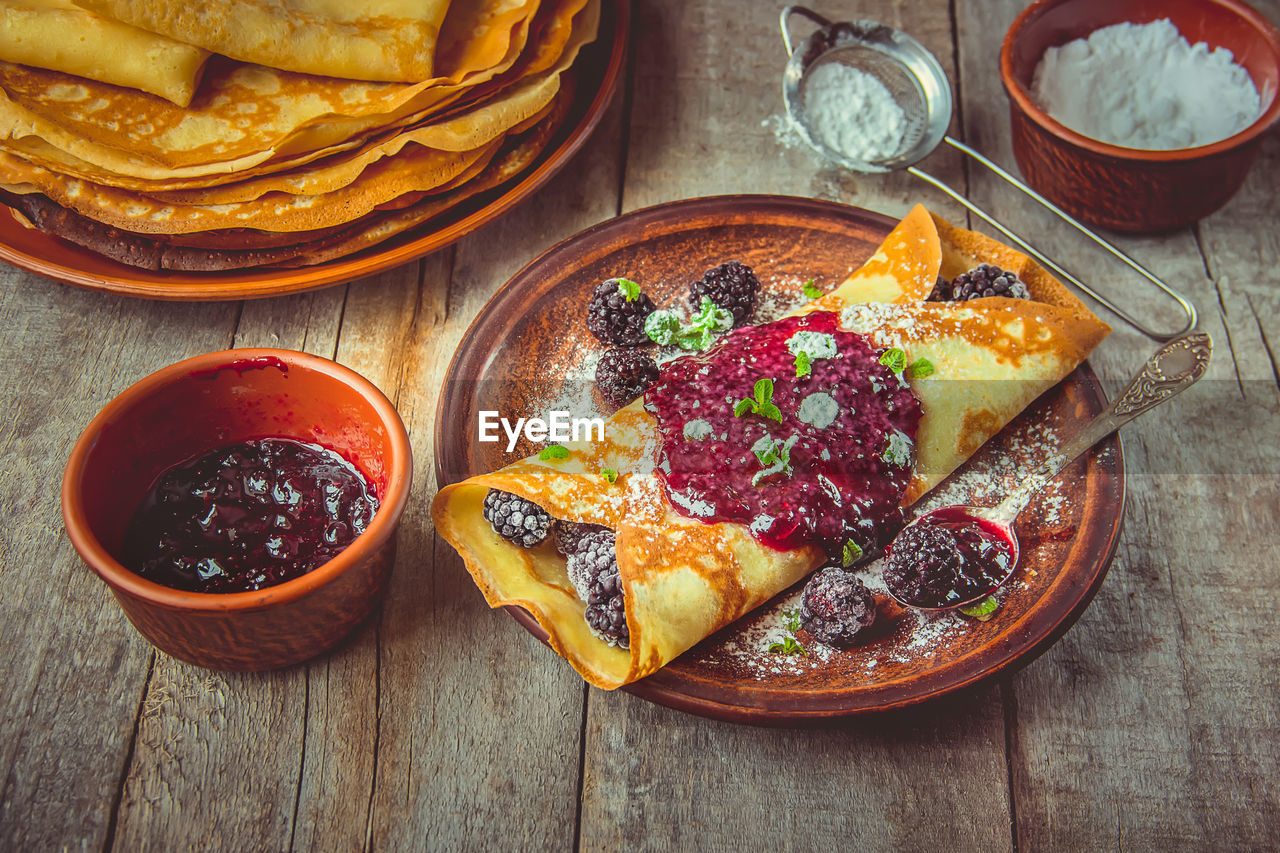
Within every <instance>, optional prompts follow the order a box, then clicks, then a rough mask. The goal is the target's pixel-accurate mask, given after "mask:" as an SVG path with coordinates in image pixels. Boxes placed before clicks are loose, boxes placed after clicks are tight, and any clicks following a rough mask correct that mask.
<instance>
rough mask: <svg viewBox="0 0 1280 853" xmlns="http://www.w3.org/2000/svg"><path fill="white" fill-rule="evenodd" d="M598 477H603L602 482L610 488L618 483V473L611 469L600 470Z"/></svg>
mask: <svg viewBox="0 0 1280 853" xmlns="http://www.w3.org/2000/svg"><path fill="white" fill-rule="evenodd" d="M600 476H601V477H604V481H605V482H606V483H608V484H609V485H611V486H612V485H613V484H614V483H616V482H618V472H617V471H615V470H614V469H612V468H601V469H600Z"/></svg>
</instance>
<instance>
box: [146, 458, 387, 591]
mask: <svg viewBox="0 0 1280 853" xmlns="http://www.w3.org/2000/svg"><path fill="white" fill-rule="evenodd" d="M377 509H378V498H377V496H376V495H375V494H374V490H373V487H372V486H371V485H370V484H369V482H368V481H367V480H366V479H365V478H364V476H363V475H362V474H361V473H360V472H359V471H358V470H357V469H356V467H355V466H354V465H352V464H351V463H350V462H348V461H347V460H346V459H343V458H342V457H341V456H340V455H338V454H337V453H335V452H334V451H332V450H328V449H326V448H324V447H321V446H319V445H317V444H308V443H305V442H301V441H295V440H294V439H289V438H262V439H254V440H252V441H246V442H241V443H238V444H231V445H227V446H224V447H219V448H215V449H214V450H210V451H208V452H206V453H203V454H200V455H199V456H196V457H194V458H192V459H189V460H187V461H185V462H181V463H179V464H177V465H174V466H173V467H172V468H169V469H168V470H166V471H165V472H164V473H162V474H161V475H160V476H159V477H158V478H157V479H156V481H155V483H153V484H152V486H151V489H150V491H149V492H148V493H147V495H146V497H145V498H143V501H142V504H141V506H140V507H139V508H138V510H137V511H136V512H135V514H134V516H133V520H132V521H131V522H130V524H129V528H128V530H127V532H126V534H125V541H124V559H123V561H122V562H123V563H124V564H125V565H126V566H128V567H129V568H130V569H131V570H133V571H135V572H137V573H138V574H139V575H141V576H142V577H144V578H147V579H148V580H152V581H155V582H156V583H159V584H163V585H164V586H168V587H173V588H175V589H183V590H188V591H190V592H217V593H223V592H244V591H246V590H255V589H262V588H264V587H269V586H275V585H276V584H279V583H284V582H285V581H288V580H292V579H294V578H296V577H300V576H302V575H304V574H306V573H307V572H309V571H311V570H312V569H314V568H316V567H317V566H319V565H321V564H322V563H325V562H327V561H329V560H330V559H332V558H333V557H335V556H337V555H338V554H339V553H340V552H341V551H342V550H343V549H344V548H346V547H347V546H348V545H350V544H351V541H352V540H353V539H355V538H356V537H357V536H359V535H360V534H361V533H362V532H364V529H365V528H366V527H367V526H368V525H369V522H370V521H371V520H372V519H373V515H374V513H375V512H377Z"/></svg>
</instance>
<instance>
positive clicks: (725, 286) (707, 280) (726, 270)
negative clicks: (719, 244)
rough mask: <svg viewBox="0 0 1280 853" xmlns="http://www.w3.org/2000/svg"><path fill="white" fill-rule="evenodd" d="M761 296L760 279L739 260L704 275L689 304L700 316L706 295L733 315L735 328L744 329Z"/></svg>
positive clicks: (694, 286)
mask: <svg viewBox="0 0 1280 853" xmlns="http://www.w3.org/2000/svg"><path fill="white" fill-rule="evenodd" d="M759 295H760V279H758V278H756V274H755V273H754V272H752V271H751V268H750V267H748V266H744V265H743V264H741V263H739V262H738V261H727V262H725V263H723V264H721V265H720V266H718V267H713V268H712V269H709V270H707V271H706V272H705V273H703V274H702V278H700V279H698V280H697V281H695V282H694V283H693V287H692V288H690V290H689V305H690V306H691V307H692V308H693V311H694V313H697V312H698V311H699V310H700V309H701V308H702V299H703V297H704V296H705V297H706V298H707V299H710V300H711V303H712V304H713V305H718V306H719V307H721V308H723V309H724V310H726V311H728V312H730V313H731V314H733V325H734V326H744V325H746V323H747V321H748V320H750V319H751V315H752V314H754V313H755V311H756V298H757V297H758V296H759Z"/></svg>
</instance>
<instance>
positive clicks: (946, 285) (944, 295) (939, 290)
mask: <svg viewBox="0 0 1280 853" xmlns="http://www.w3.org/2000/svg"><path fill="white" fill-rule="evenodd" d="M950 298H951V284H950V282H948V281H947V280H946V279H945V278H943V277H942V276H938V280H937V281H936V282H934V285H933V290H931V291H929V297H928V299H927V300H926V301H927V302H946V301H948V300H949V299H950Z"/></svg>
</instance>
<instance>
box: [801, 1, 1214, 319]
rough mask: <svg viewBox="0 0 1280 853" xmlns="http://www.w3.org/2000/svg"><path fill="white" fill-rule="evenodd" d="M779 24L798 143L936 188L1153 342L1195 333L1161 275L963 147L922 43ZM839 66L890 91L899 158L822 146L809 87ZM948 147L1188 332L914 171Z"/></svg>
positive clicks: (1184, 304) (892, 33)
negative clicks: (1166, 300) (1153, 325)
mask: <svg viewBox="0 0 1280 853" xmlns="http://www.w3.org/2000/svg"><path fill="white" fill-rule="evenodd" d="M794 15H799V16H801V17H804V18H807V19H809V21H811V22H812V23H814V24H817V25H818V27H819V29H818V30H816V31H815V32H814V33H812V34H811V35H810V36H809V37H808V38H806V39H805V40H804V41H803V42H801V43H800V44H799V45H797V46H795V47H793V46H792V44H791V30H790V19H791V17H792V16H794ZM781 23H782V38H783V41H784V42H785V43H786V45H787V53H788V54H789V55H790V57H791V58H790V59H789V60H788V61H787V67H786V69H785V70H784V71H783V74H782V95H783V99H784V100H785V102H786V105H787V113H788V114H789V115H790V116H791V119H792V121H793V122H794V123H795V125H796V127H797V128H799V130H800V135H801V136H803V137H804V139H805V141H806V142H808V143H809V145H811V146H812V147H813V148H814V150H816V151H817V152H818V153H819V154H821V155H823V156H824V157H825V158H827V159H828V160H831V161H832V162H834V163H838V164H839V165H841V166H844V167H845V168H846V169H851V170H853V171H855V172H863V173H878V172H894V171H900V170H905V171H907V172H909V173H910V174H912V175H915V176H916V177H917V178H919V179H920V180H922V181H924V182H926V183H928V184H930V185H931V186H933V187H936V188H937V189H939V190H941V191H942V192H944V193H946V194H947V195H949V196H951V198H953V199H955V200H956V201H958V202H960V204H962V205H964V206H965V207H966V208H967V209H968V210H970V211H972V212H973V213H974V214H975V215H977V216H979V217H981V218H982V219H983V220H985V221H986V222H988V223H990V224H991V226H992V227H993V228H995V229H996V230H998V231H999V232H1000V233H1001V234H1004V235H1005V236H1006V237H1007V238H1009V239H1010V240H1012V241H1013V242H1014V243H1015V244H1017V245H1018V246H1019V247H1020V248H1021V249H1022V250H1023V251H1024V252H1026V253H1027V254H1028V255H1030V256H1031V257H1033V258H1035V259H1036V260H1037V261H1039V262H1040V264H1041V265H1043V266H1044V267H1046V268H1047V269H1049V270H1050V271H1052V272H1053V273H1054V274H1055V275H1057V276H1059V277H1060V278H1062V279H1063V280H1065V281H1069V282H1070V283H1071V284H1073V285H1075V286H1076V287H1078V288H1079V289H1080V290H1082V291H1084V292H1085V293H1087V294H1089V295H1090V296H1092V297H1093V298H1094V299H1096V300H1098V302H1100V303H1101V304H1103V305H1105V306H1106V307H1107V308H1108V309H1110V310H1111V311H1113V312H1115V314H1116V316H1118V317H1120V318H1121V319H1122V320H1124V321H1125V322H1126V323H1128V324H1129V325H1131V326H1133V327H1134V328H1135V329H1137V330H1138V331H1139V332H1142V333H1143V334H1144V335H1146V336H1147V337H1149V338H1152V339H1153V340H1156V341H1167V340H1172V339H1173V338H1176V337H1178V336H1179V335H1182V334H1184V333H1186V332H1189V331H1191V330H1192V329H1194V328H1195V325H1196V308H1195V306H1194V305H1192V304H1191V302H1190V301H1189V300H1188V299H1187V298H1186V297H1185V296H1183V295H1182V294H1180V293H1178V292H1177V291H1176V290H1174V289H1173V288H1172V287H1170V286H1169V285H1168V284H1166V283H1165V282H1164V281H1162V280H1161V279H1160V278H1159V277H1158V276H1157V275H1156V274H1155V273H1153V272H1151V271H1150V270H1148V269H1147V268H1146V267H1144V266H1143V265H1142V264H1140V263H1138V262H1137V261H1136V260H1134V259H1133V258H1131V257H1129V255H1127V254H1125V253H1124V252H1123V251H1121V250H1120V249H1119V248H1117V247H1116V246H1114V245H1112V244H1111V243H1110V242H1108V241H1107V240H1105V239H1104V238H1102V237H1101V236H1100V235H1098V234H1097V233H1096V232H1094V231H1093V230H1092V229H1090V228H1089V227H1088V226H1086V225H1084V224H1082V223H1081V222H1079V221H1078V220H1077V219H1075V217H1073V216H1071V215H1070V214H1069V213H1067V212H1066V211H1065V210H1063V209H1062V208H1060V207H1058V206H1057V205H1056V204H1054V203H1053V202H1051V201H1049V200H1048V199H1047V198H1045V197H1044V196H1042V195H1040V194H1039V193H1038V192H1036V191H1035V190H1033V189H1031V187H1029V186H1027V185H1026V184H1024V183H1023V182H1022V181H1020V180H1018V179H1017V178H1015V177H1014V176H1013V175H1011V174H1009V173H1008V172H1007V171H1005V170H1004V169H1002V168H1001V167H1000V166H998V165H997V164H996V163H994V162H992V161H991V160H988V159H987V158H986V157H984V156H983V155H982V154H980V153H978V152H977V151H975V150H974V149H972V148H970V147H969V146H968V145H965V144H964V143H963V142H960V141H958V140H956V139H953V138H952V137H950V136H948V135H947V127H948V126H949V125H950V124H951V109H952V106H951V86H950V84H949V83H948V82H947V75H946V73H945V72H943V70H942V66H941V65H939V64H938V60H937V58H936V57H934V55H933V54H932V53H930V52H929V50H928V49H927V48H926V47H925V46H924V45H922V44H920V42H918V41H916V40H915V39H913V38H912V37H911V36H909V35H907V34H906V33H904V32H902V31H901V30H895V29H894V28H893V27H888V26H885V25H884V24H879V23H876V22H875V21H849V22H841V23H832V22H831V21H829V20H827V19H826V18H824V17H822V16H821V15H819V14H818V13H816V12H814V11H812V10H810V9H806V8H805V7H803V6H787V7H786V8H785V9H783V10H782V22H781ZM833 62H835V63H840V64H842V65H847V66H849V67H851V68H854V69H857V70H858V71H861V72H863V73H865V74H869V75H871V76H872V77H874V78H875V79H877V80H879V81H880V82H881V83H882V84H884V87H885V88H886V89H888V90H889V94H890V95H892V96H893V99H894V101H896V102H897V104H898V106H899V107H900V108H901V109H902V112H903V114H904V116H905V118H906V127H905V130H904V132H903V134H902V142H901V144H900V145H899V148H898V150H897V151H896V152H894V153H893V154H891V155H889V156H887V157H885V158H883V159H880V160H877V161H874V162H868V161H865V160H861V159H858V158H854V157H850V156H849V155H848V154H847V153H846V152H844V151H837V150H836V149H834V148H832V147H831V146H829V145H828V144H827V141H826V140H825V139H823V138H822V135H821V134H820V133H817V132H815V128H814V127H813V126H812V125H811V124H810V121H809V115H808V112H807V111H806V108H805V91H806V90H805V87H806V85H807V84H808V81H809V75H810V72H811V71H813V70H814V69H816V68H818V67H820V66H822V65H826V64H829V63H833ZM943 142H945V143H946V144H948V145H950V146H951V147H953V148H955V149H956V150H958V151H961V152H963V153H965V154H967V155H968V156H970V157H972V158H973V159H974V160H977V161H978V162H979V163H981V164H982V165H984V166H986V167H987V168H988V169H990V170H991V171H993V172H995V173H996V174H997V175H999V176H1000V177H1001V178H1003V179H1004V180H1005V181H1007V182H1008V183H1009V184H1011V185H1012V186H1015V187H1017V188H1018V189H1019V190H1021V191H1022V192H1024V193H1026V194H1027V195H1028V196H1030V197H1031V198H1033V199H1034V200H1035V201H1037V202H1039V203H1040V204H1041V205H1043V206H1044V207H1046V208H1048V209H1049V210H1051V211H1053V212H1054V213H1055V214H1057V215H1058V216H1059V217H1061V218H1062V220H1063V221H1065V222H1067V223H1068V224H1069V225H1071V226H1072V227H1074V228H1075V229H1076V230H1077V231H1079V232H1080V233H1081V234H1083V235H1085V236H1086V237H1088V238H1089V239H1090V240H1092V241H1093V242H1095V243H1097V244H1098V245H1099V246H1101V247H1102V248H1103V249H1105V250H1106V251H1108V252H1110V253H1111V254H1112V255H1113V256H1115V257H1116V258H1117V259H1118V260H1120V261H1122V262H1124V263H1125V264H1127V265H1128V266H1129V267H1130V268H1132V269H1133V270H1134V271H1136V272H1137V273H1138V274H1139V275H1141V276H1143V277H1144V278H1146V279H1147V280H1148V281H1150V282H1152V283H1153V284H1155V285H1156V287H1158V288H1159V289H1160V290H1161V291H1163V292H1164V293H1166V294H1167V295H1168V296H1169V297H1171V298H1172V299H1173V300H1174V301H1175V302H1176V303H1177V304H1178V306H1179V307H1180V308H1181V309H1182V312H1183V314H1184V316H1185V318H1186V322H1185V323H1184V324H1183V326H1182V328H1180V329H1178V330H1177V331H1175V332H1156V331H1152V330H1151V329H1149V328H1147V327H1146V326H1145V325H1143V324H1142V323H1141V322H1140V321H1139V320H1137V319H1135V318H1134V317H1132V316H1131V315H1130V314H1129V313H1128V312H1127V311H1125V310H1124V309H1123V308H1120V307H1119V306H1117V305H1116V304H1114V303H1113V302H1112V301H1111V300H1109V299H1107V298H1106V297H1105V296H1102V295H1101V294H1099V293H1097V292H1096V291H1095V290H1094V289H1093V288H1092V287H1090V286H1089V285H1087V284H1085V283H1084V282H1083V281H1081V280H1080V279H1079V278H1077V277H1076V276H1074V275H1072V274H1071V273H1070V272H1068V271H1067V270H1065V269H1063V268H1062V267H1061V266H1060V265H1059V264H1058V263H1057V262H1056V261H1054V260H1053V259H1052V258H1049V257H1047V256H1046V255H1044V254H1043V253H1042V252H1040V251H1039V250H1038V249H1036V248H1035V247H1034V246H1032V245H1031V244H1030V243H1028V242H1027V241H1026V240H1025V239H1023V238H1022V237H1021V236H1019V235H1018V234H1016V233H1015V232H1014V231H1013V230H1011V229H1010V228H1009V227H1008V226H1006V225H1005V224H1003V223H1002V222H1000V221H999V220H997V219H996V218H995V217H994V216H993V215H991V214H990V213H987V212H986V211H985V210H983V209H982V208H980V207H978V206H977V205H976V204H974V203H973V202H971V201H969V199H967V198H965V197H964V196H963V195H961V194H960V193H959V192H957V191H956V190H954V189H952V188H951V187H950V186H948V185H947V184H945V183H943V182H942V181H940V180H939V179H937V178H935V177H934V176H933V175H930V174H928V173H927V172H924V171H922V170H920V169H918V168H916V165H915V164H916V163H919V162H920V161H921V160H923V159H924V158H925V157H927V156H928V155H929V154H930V153H932V152H933V150H934V149H935V148H937V147H938V145H939V144H941V143H943Z"/></svg>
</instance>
